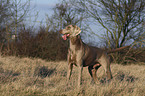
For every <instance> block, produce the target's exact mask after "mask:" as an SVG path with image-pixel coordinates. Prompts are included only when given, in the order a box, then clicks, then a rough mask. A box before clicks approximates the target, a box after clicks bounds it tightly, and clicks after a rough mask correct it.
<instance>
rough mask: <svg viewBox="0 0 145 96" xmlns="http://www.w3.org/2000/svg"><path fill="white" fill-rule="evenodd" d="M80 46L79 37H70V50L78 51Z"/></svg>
mask: <svg viewBox="0 0 145 96" xmlns="http://www.w3.org/2000/svg"><path fill="white" fill-rule="evenodd" d="M81 45H82V40H81V37H80V35H77V36H74V37H70V49H71V50H72V51H73V50H79V49H80V47H81Z"/></svg>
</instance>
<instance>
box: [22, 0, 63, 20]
mask: <svg viewBox="0 0 145 96" xmlns="http://www.w3.org/2000/svg"><path fill="white" fill-rule="evenodd" d="M23 1H25V0H23ZM60 1H61V0H32V1H31V6H32V7H34V10H35V12H38V13H39V15H38V21H42V20H44V19H45V16H46V14H48V15H49V16H51V15H52V14H53V10H52V9H53V8H54V7H55V5H56V4H57V3H59V2H60Z"/></svg>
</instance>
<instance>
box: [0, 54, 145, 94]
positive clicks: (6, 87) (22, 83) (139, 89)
mask: <svg viewBox="0 0 145 96" xmlns="http://www.w3.org/2000/svg"><path fill="white" fill-rule="evenodd" d="M111 69H112V73H113V76H114V78H113V80H112V81H111V82H109V83H105V79H104V78H105V75H104V74H105V73H104V70H103V68H100V69H99V70H98V72H97V73H98V77H99V80H100V84H98V85H90V82H91V78H90V76H89V74H88V71H87V68H84V70H83V84H82V90H81V91H80V92H78V91H77V68H74V70H73V74H72V78H71V82H70V83H69V84H66V73H67V63H66V61H60V62H49V61H44V60H41V59H33V58H32V59H30V58H17V57H1V56H0V94H1V96H54V95H55V96H56V95H57V96H58V95H59V96H77V95H83V96H144V95H145V93H144V89H145V66H144V65H127V66H122V65H118V64H112V65H111Z"/></svg>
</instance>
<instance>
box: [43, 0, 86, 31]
mask: <svg viewBox="0 0 145 96" xmlns="http://www.w3.org/2000/svg"><path fill="white" fill-rule="evenodd" d="M53 11H54V14H53V15H52V16H51V17H49V16H47V18H46V19H47V27H49V29H52V30H54V29H55V30H60V29H61V28H63V27H65V26H67V25H69V24H74V25H75V24H77V25H79V26H81V24H82V22H83V20H84V19H85V18H87V17H86V16H85V15H84V16H83V15H82V13H81V12H80V10H78V9H76V8H75V7H74V6H73V5H72V4H71V3H70V2H68V1H67V0H63V1H62V2H61V3H60V4H57V5H56V7H55V8H53Z"/></svg>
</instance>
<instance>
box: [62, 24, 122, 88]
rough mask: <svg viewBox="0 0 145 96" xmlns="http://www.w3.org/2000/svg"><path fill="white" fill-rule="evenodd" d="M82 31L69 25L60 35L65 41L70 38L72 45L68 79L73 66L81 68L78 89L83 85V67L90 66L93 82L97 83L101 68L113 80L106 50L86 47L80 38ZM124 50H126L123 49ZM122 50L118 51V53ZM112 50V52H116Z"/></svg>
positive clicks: (69, 56)
mask: <svg viewBox="0 0 145 96" xmlns="http://www.w3.org/2000/svg"><path fill="white" fill-rule="evenodd" d="M80 32H81V29H80V28H79V27H78V26H76V25H74V26H73V25H68V26H67V27H66V28H65V29H62V30H60V33H61V34H63V36H62V37H63V39H64V40H66V39H67V38H68V37H69V39H70V45H69V50H68V58H67V60H68V73H67V79H68V80H69V79H70V77H71V74H72V69H73V65H76V66H78V68H79V78H78V87H80V85H81V79H82V70H83V67H86V66H88V71H89V73H90V75H91V77H92V80H93V81H94V82H95V83H97V82H98V79H97V76H96V71H97V70H98V68H99V67H100V66H103V68H104V69H105V72H106V74H107V78H108V80H110V79H112V74H111V69H110V62H109V57H108V55H107V53H108V52H105V51H104V50H102V49H100V48H97V47H93V46H89V45H86V44H85V43H83V42H82V40H81V38H80V35H79V34H80ZM122 49H124V48H122ZM118 50H120V49H117V51H118ZM115 51H116V50H112V51H110V52H109V53H111V52H115Z"/></svg>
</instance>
